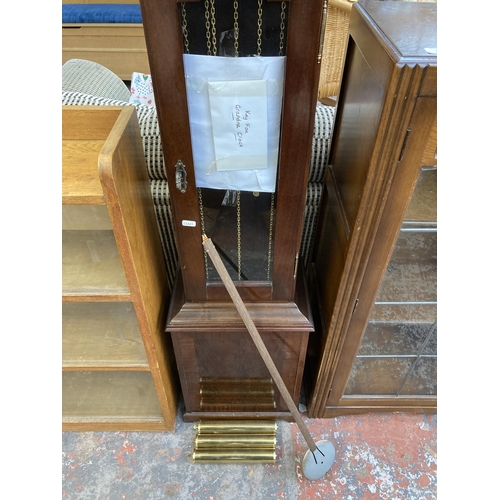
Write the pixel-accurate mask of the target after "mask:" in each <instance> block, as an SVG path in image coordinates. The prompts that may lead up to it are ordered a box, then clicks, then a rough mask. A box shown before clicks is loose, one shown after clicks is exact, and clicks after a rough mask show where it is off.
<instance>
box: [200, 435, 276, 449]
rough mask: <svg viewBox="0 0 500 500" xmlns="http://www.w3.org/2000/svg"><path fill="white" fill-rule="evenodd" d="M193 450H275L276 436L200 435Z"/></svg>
mask: <svg viewBox="0 0 500 500" xmlns="http://www.w3.org/2000/svg"><path fill="white" fill-rule="evenodd" d="M194 447H195V450H207V449H211V450H224V451H229V449H233V450H238V449H239V450H243V453H245V450H248V449H249V448H250V449H259V450H260V449H267V450H269V449H271V450H274V449H275V448H276V436H273V435H272V434H201V435H198V436H197V437H196V439H195V441H194Z"/></svg>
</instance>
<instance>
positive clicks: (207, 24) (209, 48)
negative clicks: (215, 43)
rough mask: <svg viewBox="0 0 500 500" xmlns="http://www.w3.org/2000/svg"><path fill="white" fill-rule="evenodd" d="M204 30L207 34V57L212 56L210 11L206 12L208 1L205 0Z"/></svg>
mask: <svg viewBox="0 0 500 500" xmlns="http://www.w3.org/2000/svg"><path fill="white" fill-rule="evenodd" d="M205 28H206V34H207V55H208V56H211V55H212V42H211V41H210V11H209V10H208V0H205Z"/></svg>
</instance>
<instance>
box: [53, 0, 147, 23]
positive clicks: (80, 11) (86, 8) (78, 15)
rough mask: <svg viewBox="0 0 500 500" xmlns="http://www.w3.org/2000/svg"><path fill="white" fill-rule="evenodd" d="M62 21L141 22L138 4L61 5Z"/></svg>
mask: <svg viewBox="0 0 500 500" xmlns="http://www.w3.org/2000/svg"><path fill="white" fill-rule="evenodd" d="M62 22H63V23H71V24H86V23H95V24H108V23H129V24H130V23H137V24H140V23H142V15H141V6H140V5H139V4H108V3H102V4H86V3H85V4H76V3H69V4H63V6H62Z"/></svg>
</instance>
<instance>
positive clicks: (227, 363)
mask: <svg viewBox="0 0 500 500" xmlns="http://www.w3.org/2000/svg"><path fill="white" fill-rule="evenodd" d="M141 10H142V15H143V23H144V30H145V36H146V44H147V47H148V54H149V62H150V67H151V74H152V80H153V85H154V89H155V101H156V106H157V112H158V119H159V124H160V131H161V139H162V146H163V153H164V159H165V169H166V175H167V179H168V186H169V193H170V201H171V205H172V213H173V220H174V226H175V236H176V242H177V249H178V253H179V263H180V266H179V271H178V274H177V280H176V284H175V287H174V293H173V299H172V301H171V304H170V312H169V316H168V320H167V324H166V332H167V334H168V335H171V336H172V340H173V344H174V349H175V355H176V361H177V367H178V370H179V374H180V379H181V385H182V392H183V397H184V403H185V406H186V413H185V414H184V419H185V420H196V419H200V418H202V417H204V416H205V417H206V416H210V417H211V418H215V417H220V418H234V417H236V418H238V417H240V418H241V417H242V416H245V417H252V418H260V417H264V418H269V417H272V416H275V417H276V416H281V417H284V418H286V417H287V415H289V416H291V414H289V412H288V411H287V408H286V406H285V405H284V404H283V402H282V401H281V397H280V395H279V392H278V391H277V389H276V388H275V387H274V385H273V383H272V381H271V380H270V376H269V374H268V372H267V370H266V369H265V365H264V363H263V361H262V360H261V358H260V356H259V354H258V351H257V349H256V348H255V347H254V345H253V344H252V341H251V337H250V336H249V334H248V332H247V331H246V329H245V327H244V324H243V322H242V320H241V318H240V317H239V316H238V314H237V311H236V309H235V308H234V305H233V303H232V302H231V300H230V297H229V295H228V293H227V291H226V289H225V287H224V286H223V284H222V282H221V280H220V278H219V277H218V275H217V273H216V272H215V270H214V268H213V267H212V266H211V263H210V262H209V260H210V259H207V256H206V255H205V254H204V250H203V247H202V234H203V233H206V234H207V236H208V237H209V238H211V240H212V241H213V243H214V245H215V246H216V248H217V249H218V251H219V253H220V255H221V257H222V258H223V260H224V261H225V264H226V267H227V268H228V271H229V272H230V274H231V277H232V279H233V280H234V281H235V284H236V287H237V288H238V291H239V293H240V295H241V296H242V299H243V300H244V301H245V303H246V305H247V307H248V309H249V312H250V315H251V316H252V319H253V320H254V322H255V324H256V326H257V328H258V329H259V331H260V333H261V334H262V336H263V338H264V342H265V343H266V344H267V346H268V348H269V351H270V353H271V356H272V357H273V359H274V361H275V363H276V365H277V366H278V368H279V370H280V373H281V375H282V377H283V379H284V381H285V383H286V385H287V388H288V390H289V392H290V393H291V395H292V396H293V398H294V401H295V402H296V403H298V398H299V393H300V388H301V383H302V375H303V369H304V363H305V359H306V351H307V343H308V337H309V333H310V332H311V331H312V330H313V323H312V318H311V313H310V306H309V300H308V295H307V287H306V284H305V277H304V272H302V266H301V263H300V262H299V254H300V245H301V236H302V227H303V220H304V209H305V200H306V191H307V182H308V174H309V166H310V157H311V145H312V139H313V130H314V118H315V110H316V103H317V92H318V81H319V71H320V59H321V57H320V54H321V36H322V27H324V23H323V21H324V19H325V17H324V16H325V14H326V10H327V2H326V1H323V0H314V1H311V0H291V1H287V2H279V1H278V2H277V1H271V0H264V1H262V0H254V1H250V2H223V1H220V0H210V1H209V0H207V1H206V2H201V1H196V0H194V1H189V2H185V3H184V2H178V1H176V0H141ZM255 55H257V56H258V57H254V56H255ZM193 56H195V57H193ZM202 57H203V58H204V59H203V64H206V66H205V68H204V71H205V72H204V73H203V74H201V73H195V72H191V71H192V70H196V71H197V68H195V59H196V58H197V61H198V62H199V61H201V60H202V59H201V58H202ZM279 58H280V60H281V61H282V63H283V76H282V77H278V76H275V74H274V73H273V75H274V76H270V77H266V76H265V75H266V74H267V70H266V73H265V74H264V73H263V76H262V77H259V78H260V79H258V82H259V83H256V84H253V85H254V86H253V87H252V88H251V89H250V87H249V86H248V82H249V81H256V77H255V72H253V73H252V72H251V70H250V69H248V68H247V66H245V64H246V63H253V62H258V61H261V62H263V63H265V64H267V61H269V60H270V59H279ZM233 63H234V64H233ZM236 63H237V65H240V64H241V67H242V68H243V69H242V70H241V71H240V72H234V68H235V65H236ZM200 64H201V63H200ZM216 65H220V66H217V67H220V68H221V69H220V70H219V71H218V72H217V71H215V70H214V68H215V67H216ZM252 71H253V70H252ZM227 74H231V75H233V76H232V78H229V79H225V75H227ZM200 75H201V76H200ZM248 75H251V76H248ZM222 80H223V81H224V82H227V81H229V82H230V87H231V88H234V89H236V90H235V92H236V93H237V92H241V93H242V94H243V95H244V97H245V98H246V97H248V96H250V97H252V98H253V97H256V96H257V97H261V94H260V92H261V89H262V86H261V82H262V81H264V82H267V83H266V85H267V87H266V91H265V92H267V94H265V95H266V99H267V105H266V104H262V101H259V104H258V105H256V108H255V109H256V111H257V112H258V113H259V112H260V111H259V110H260V109H263V108H265V107H266V106H267V112H268V115H267V117H268V118H267V120H268V121H267V122H264V121H262V117H261V121H260V122H259V121H256V122H249V123H250V129H249V130H250V132H251V133H253V132H252V131H256V132H257V131H259V130H263V129H262V128H261V127H263V126H264V125H266V126H267V129H266V130H267V134H265V135H264V142H265V143H267V142H269V143H270V142H271V139H269V137H271V135H272V134H271V133H270V131H271V130H274V132H277V135H278V141H277V142H276V144H275V146H276V147H274V146H269V148H268V150H267V152H265V153H264V156H265V158H266V159H265V160H264V164H260V163H259V165H260V166H256V163H255V162H256V161H257V160H258V161H259V162H261V160H262V158H258V159H257V160H255V161H254V160H253V159H251V158H241V157H239V156H238V158H237V159H236V160H232V161H234V162H233V164H232V166H231V167H230V168H231V169H233V168H235V167H234V165H236V164H238V165H240V162H242V164H243V163H244V166H243V167H242V168H241V172H239V171H238V172H237V175H235V176H232V174H233V173H234V171H232V172H231V175H229V176H228V177H238V179H237V181H238V182H236V184H237V187H231V186H233V184H231V186H229V183H228V186H227V187H224V184H223V183H221V184H216V180H215V179H216V177H220V175H219V174H221V172H227V171H228V168H229V167H228V165H227V164H226V162H225V160H226V156H224V154H220V150H218V147H219V142H218V141H219V140H220V139H221V137H222V134H219V131H218V130H216V129H218V127H219V126H221V125H224V126H227V127H228V128H230V127H233V126H234V127H235V129H234V131H233V132H234V138H235V140H237V142H239V139H240V138H241V137H240V135H239V134H240V132H241V130H242V129H238V127H239V126H240V125H241V124H245V123H244V122H243V120H246V119H247V118H248V117H249V116H250V118H252V117H254V116H255V113H254V111H251V112H249V111H250V108H248V109H247V108H245V107H244V106H243V105H241V104H240V102H242V101H240V100H239V99H240V96H239V94H238V98H236V97H235V100H234V102H233V104H234V107H233V109H232V112H231V113H226V114H225V115H224V118H223V119H222V120H221V119H220V117H219V118H218V119H215V118H213V115H212V121H211V122H209V124H208V125H207V126H202V127H199V128H196V127H197V126H198V125H199V123H198V122H201V121H202V119H201V118H200V114H201V112H199V113H198V112H197V110H200V109H201V105H200V107H199V108H198V107H196V108H195V105H194V101H195V100H196V102H197V104H200V99H198V98H200V96H203V99H205V97H206V95H207V94H208V100H209V101H210V111H211V113H214V106H215V105H216V104H217V106H218V105H219V104H218V102H217V103H216V101H215V99H216V98H218V97H219V95H222V97H224V98H226V97H227V96H228V94H227V93H226V90H224V91H223V93H222V94H218V93H217V92H219V88H220V87H218V84H219V83H220V81H222ZM227 88H229V87H227V86H224V89H227ZM207 89H208V90H207ZM221 92H222V91H221ZM193 96H194V97H193ZM214 96H215V97H214ZM277 96H278V98H277V100H276V97H277ZM281 96H282V97H281ZM252 102H253V101H252ZM203 103H205V100H203ZM217 109H218V108H217ZM252 109H253V108H252ZM203 110H205V108H203ZM276 110H277V112H276ZM243 111H245V113H246V114H245V113H243ZM247 111H248V113H247ZM258 113H257V116H259V114H258ZM271 115H272V116H275V115H277V116H276V120H273V119H271V118H269V117H270V116H271ZM231 116H232V118H231ZM226 118H227V120H226ZM231 119H232V121H231ZM197 120H198V121H197ZM226 122H227V123H226ZM245 125H246V124H245ZM194 130H197V131H198V132H194ZM247 130H248V128H245V130H244V132H243V133H246V132H247ZM201 136H203V137H206V140H205V141H204V142H202V143H200V137H201ZM275 136H276V134H274V136H273V137H275ZM229 139H231V135H229ZM212 143H213V151H212V150H211V151H209V153H207V157H209V160H206V162H205V163H203V161H202V160H201V159H200V157H201V156H202V151H205V149H207V150H209V149H210V148H211V147H212V146H211V144H212ZM239 144H240V147H243V146H244V143H242V142H239ZM254 144H256V147H255V149H254V150H252V151H251V152H250V153H251V154H249V153H246V155H247V156H248V157H250V156H252V154H253V155H255V156H259V155H260V156H262V153H259V155H257V152H258V151H260V146H261V143H259V142H258V141H257V139H256V142H255V143H254ZM273 144H274V142H273ZM273 147H274V149H273ZM228 149H229V148H228ZM274 154H276V156H275V157H274V156H273V155H274ZM242 156H244V155H242ZM272 158H275V159H274V160H272ZM266 162H267V163H266ZM238 168H239V167H238ZM256 169H260V170H259V171H260V172H263V173H264V174H265V173H269V172H271V173H272V172H275V174H272V175H270V178H271V179H270V180H271V182H270V184H271V186H270V187H269V186H268V187H262V186H264V184H265V183H261V184H259V186H257V187H255V183H254V184H250V183H248V184H247V183H246V181H242V179H246V177H245V176H244V175H243V174H244V172H243V171H245V170H246V171H250V172H254V173H255V170H256ZM264 171H265V172H264ZM240 173H241V175H240ZM254 178H257V179H258V182H259V183H260V181H261V177H260V174H257V173H255V175H254V174H252V179H254ZM232 180H234V179H232ZM268 180H269V179H268ZM266 185H267V184H266Z"/></svg>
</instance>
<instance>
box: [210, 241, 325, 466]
mask: <svg viewBox="0 0 500 500" xmlns="http://www.w3.org/2000/svg"><path fill="white" fill-rule="evenodd" d="M202 238H203V247H204V248H205V251H206V252H207V253H208V255H209V256H210V259H211V260H212V263H213V265H214V267H215V269H216V270H217V272H218V273H219V276H220V277H221V280H222V282H223V284H224V286H225V287H226V290H227V291H228V293H229V296H230V297H231V300H232V301H233V303H234V305H235V306H236V309H237V310H238V313H239V315H240V316H241V319H242V320H243V322H244V323H245V326H246V327H247V330H248V333H250V336H251V337H252V340H253V341H254V344H255V347H257V350H258V351H259V353H260V355H261V357H262V360H263V361H264V363H265V365H266V367H267V369H268V370H269V373H270V374H271V377H272V379H273V380H274V383H275V384H276V386H277V387H278V389H279V391H280V394H281V396H282V397H283V399H284V400H285V403H286V405H287V407H288V409H289V410H290V413H291V414H292V416H293V418H294V420H295V423H296V424H297V426H298V427H299V429H300V432H301V433H302V436H303V437H304V439H305V441H306V443H307V446H308V447H309V449H310V450H311V452H313V453H314V452H315V451H316V450H318V451H319V452H320V453H321V454H322V452H321V450H319V449H318V448H317V446H316V444H315V443H314V440H313V438H312V436H311V434H310V433H309V431H308V429H307V427H306V425H305V423H304V421H303V420H302V417H301V415H300V413H299V410H298V409H297V407H296V406H295V403H294V401H293V399H292V396H291V395H290V393H289V392H288V389H287V387H286V385H285V383H284V382H283V379H282V378H281V375H280V373H279V371H278V369H277V368H276V365H275V364H274V361H273V359H272V358H271V355H270V354H269V351H268V350H267V347H266V345H265V344H264V341H263V340H262V338H261V336H260V334H259V332H258V330H257V328H256V326H255V324H254V322H253V320H252V318H251V317H250V314H249V312H248V310H247V308H246V307H245V304H244V303H243V300H242V299H241V297H240V294H239V293H238V290H237V289H236V287H235V286H234V283H233V282H232V280H231V277H230V276H229V273H228V272H227V270H226V268H225V267H224V263H223V262H222V260H221V258H220V257H219V254H218V253H217V250H216V249H215V247H214V245H213V243H212V241H211V240H210V238H207V236H206V235H203V236H202ZM315 460H316V458H315Z"/></svg>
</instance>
